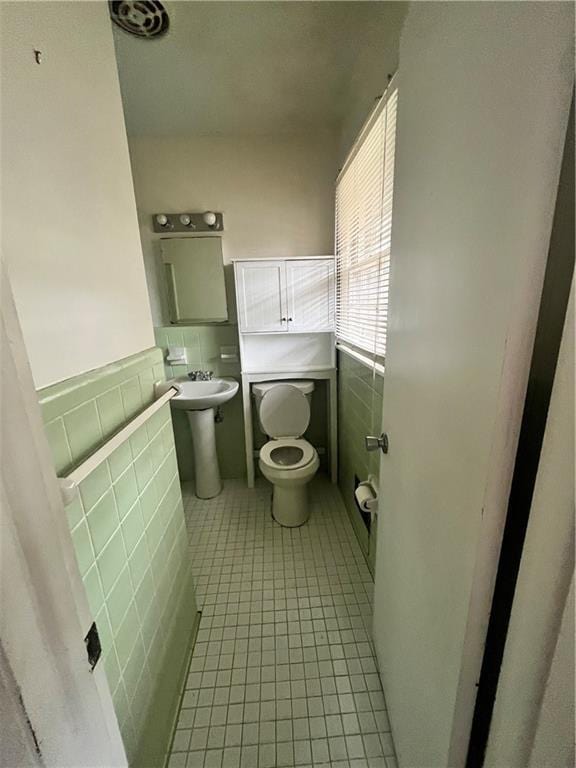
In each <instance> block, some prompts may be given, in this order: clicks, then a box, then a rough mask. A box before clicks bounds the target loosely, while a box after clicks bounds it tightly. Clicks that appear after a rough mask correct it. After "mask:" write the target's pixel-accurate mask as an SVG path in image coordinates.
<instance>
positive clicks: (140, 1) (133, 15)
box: [108, 0, 170, 39]
mask: <svg viewBox="0 0 576 768" xmlns="http://www.w3.org/2000/svg"><path fill="white" fill-rule="evenodd" d="M108 5H109V7H110V16H111V17H112V21H113V22H114V23H115V24H117V25H118V26H119V27H120V29H123V30H124V31H125V32H128V33H129V34H131V35H135V36H136V37H141V38H144V39H152V38H154V37H162V35H165V34H166V32H168V28H169V27H170V18H169V16H168V12H167V11H166V8H164V6H163V5H162V3H161V2H159V0H135V1H134V2H129V1H128V0H111V1H110V2H109V3H108Z"/></svg>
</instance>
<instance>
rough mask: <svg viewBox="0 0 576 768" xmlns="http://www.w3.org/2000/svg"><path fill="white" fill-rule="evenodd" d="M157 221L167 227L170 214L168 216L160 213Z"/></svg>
mask: <svg viewBox="0 0 576 768" xmlns="http://www.w3.org/2000/svg"><path fill="white" fill-rule="evenodd" d="M156 221H157V222H158V224H160V226H161V227H165V226H166V224H168V216H166V214H165V213H159V214H158V216H156Z"/></svg>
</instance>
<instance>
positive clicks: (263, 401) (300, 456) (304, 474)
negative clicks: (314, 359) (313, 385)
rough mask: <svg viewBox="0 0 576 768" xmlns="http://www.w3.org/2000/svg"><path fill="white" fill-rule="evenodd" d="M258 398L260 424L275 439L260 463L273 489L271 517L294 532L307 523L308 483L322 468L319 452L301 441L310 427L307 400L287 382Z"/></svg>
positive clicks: (270, 388) (277, 385)
mask: <svg viewBox="0 0 576 768" xmlns="http://www.w3.org/2000/svg"><path fill="white" fill-rule="evenodd" d="M257 386H258V385H256V386H255V389H256V387H257ZM255 394H256V397H257V402H258V417H259V419H260V424H261V426H262V428H263V430H264V431H265V432H266V434H267V435H268V436H269V437H271V438H272V439H271V440H269V441H268V442H267V443H266V445H264V446H263V447H262V448H261V449H260V454H259V462H258V465H259V467H260V471H261V472H262V474H263V475H264V477H265V478H266V479H267V480H269V481H270V482H271V483H272V485H273V498H272V515H273V517H274V519H275V520H276V522H278V523H280V525H284V526H286V527H288V528H294V527H296V526H299V525H303V524H304V523H305V522H306V521H307V520H308V517H309V514H310V513H309V510H308V493H307V491H308V483H309V482H310V480H312V478H313V477H314V475H315V474H316V472H317V471H318V467H319V465H320V461H319V459H318V454H317V452H316V449H315V448H314V446H312V445H310V443H309V442H308V441H307V440H305V439H304V438H303V437H302V435H303V434H304V432H305V431H306V429H307V428H308V424H309V423H310V405H309V403H308V398H307V396H306V393H305V392H304V391H302V388H298V387H297V386H293V385H291V384H289V383H287V382H278V383H276V384H275V385H274V386H271V385H270V384H268V385H267V387H266V389H265V390H264V391H262V390H260V391H259V392H255Z"/></svg>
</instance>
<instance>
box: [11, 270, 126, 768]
mask: <svg viewBox="0 0 576 768" xmlns="http://www.w3.org/2000/svg"><path fill="white" fill-rule="evenodd" d="M0 290H1V302H0V317H1V321H2V322H1V333H2V338H1V341H0V396H1V400H0V408H1V417H2V418H1V424H2V434H1V452H2V461H1V470H0V471H1V474H0V502H1V504H0V520H1V529H0V530H1V538H0V617H1V623H2V645H3V649H4V652H5V654H6V659H7V662H8V664H9V666H10V669H11V671H12V673H13V676H14V679H15V681H16V684H17V686H18V689H19V693H20V698H21V702H22V707H23V709H24V711H25V713H26V718H27V720H28V723H29V727H30V729H31V731H32V734H33V738H34V741H35V743H36V744H37V752H38V755H39V757H40V759H41V760H42V762H43V764H44V765H46V766H58V768H61V767H62V766H73V768H80V767H81V766H103V767H104V766H106V768H112V767H113V768H125V767H126V766H127V760H126V754H125V751H124V746H123V743H122V737H121V735H120V730H119V727H118V722H117V719H116V715H115V712H114V706H113V702H112V697H111V694H110V690H109V687H108V682H107V680H106V676H105V672H104V669H103V665H102V664H101V663H100V664H97V665H96V667H95V668H94V670H92V669H91V667H90V664H89V662H88V656H87V651H86V647H85V643H84V638H85V636H86V635H87V633H88V629H89V628H90V626H91V624H92V622H93V617H92V615H91V613H90V609H89V606H88V600H87V597H86V593H85V590H84V585H83V583H82V579H81V576H80V572H79V569H78V564H77V561H76V556H75V552H74V545H73V542H72V537H71V534H70V530H69V527H68V523H67V518H66V512H65V509H64V505H63V501H62V497H61V495H60V490H59V487H58V482H57V478H56V473H55V470H54V465H53V461H52V457H51V454H50V448H49V445H48V440H47V438H46V434H45V431H44V425H43V422H42V416H41V413H40V407H39V405H38V398H37V395H36V390H35V387H34V382H33V378H32V372H31V369H30V365H29V362H28V358H27V354H26V348H25V344H24V339H23V336H22V331H21V328H20V325H19V321H18V316H17V312H16V307H15V304H14V299H13V295H12V290H11V286H10V282H9V278H8V275H7V273H6V271H5V269H4V268H3V269H2V273H1V275H0Z"/></svg>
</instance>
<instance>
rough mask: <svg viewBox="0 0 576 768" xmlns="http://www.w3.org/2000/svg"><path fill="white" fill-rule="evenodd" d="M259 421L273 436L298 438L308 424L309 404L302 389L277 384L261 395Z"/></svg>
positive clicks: (268, 433)
mask: <svg viewBox="0 0 576 768" xmlns="http://www.w3.org/2000/svg"><path fill="white" fill-rule="evenodd" d="M260 423H261V424H262V426H263V427H264V429H265V430H266V434H267V435H270V437H275V438H299V437H300V435H303V434H304V432H306V430H307V429H308V424H310V406H309V405H308V400H307V399H306V395H305V394H304V393H303V392H302V390H300V389H298V388H297V387H293V386H291V385H290V384H278V385H277V386H275V387H274V388H273V389H269V390H268V391H267V392H265V393H264V395H263V396H262V401H261V403H260Z"/></svg>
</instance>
